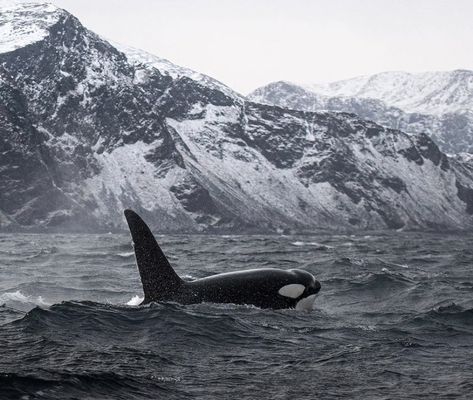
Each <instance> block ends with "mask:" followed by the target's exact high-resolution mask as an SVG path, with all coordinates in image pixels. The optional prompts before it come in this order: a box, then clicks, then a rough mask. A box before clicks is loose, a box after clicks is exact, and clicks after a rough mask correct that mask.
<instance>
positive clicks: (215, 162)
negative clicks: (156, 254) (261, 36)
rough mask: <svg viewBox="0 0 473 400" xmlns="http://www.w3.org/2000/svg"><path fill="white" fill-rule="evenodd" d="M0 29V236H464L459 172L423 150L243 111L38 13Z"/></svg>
mask: <svg viewBox="0 0 473 400" xmlns="http://www.w3.org/2000/svg"><path fill="white" fill-rule="evenodd" d="M0 15H1V17H0V24H1V26H0V32H2V30H3V34H2V36H1V42H0V51H1V53H0V66H1V67H0V227H1V228H4V229H5V228H7V227H9V228H11V229H21V228H28V229H66V230H113V229H122V228H124V220H123V217H122V211H123V209H124V208H126V207H132V208H134V209H136V210H137V211H138V212H141V213H142V214H143V215H144V217H145V218H146V219H147V220H149V221H151V225H153V228H156V229H157V230H160V231H177V232H198V231H218V232H221V231H231V232H251V231H259V232H275V231H285V230H288V231H290V230H296V231H310V230H314V229H331V230H351V229H353V230H355V229H383V228H395V229H399V228H432V229H469V228H470V227H471V226H472V225H471V224H472V222H473V218H472V213H473V194H472V193H473V190H472V189H471V188H473V168H472V167H471V163H470V161H469V160H468V159H466V157H456V158H448V157H447V156H446V155H445V154H443V153H442V152H441V151H440V150H439V149H438V148H437V146H436V145H435V144H434V143H433V142H432V141H431V140H430V139H429V138H428V137H427V136H425V135H419V136H418V137H411V136H409V135H406V134H404V133H402V132H400V131H398V130H393V129H387V128H383V127H381V126H380V125H377V124H375V123H373V122H369V121H365V120H362V119H360V118H359V117H357V116H355V115H353V114H344V113H341V114H337V113H320V112H307V111H296V110H290V109H287V108H281V107H277V106H269V105H264V104H257V103H254V102H251V101H248V100H246V99H245V98H244V97H242V96H240V95H238V94H237V93H235V92H233V91H232V90H231V89H229V88H228V87H226V86H225V85H223V84H221V83H219V82H217V81H215V80H213V79H211V78H209V77H206V76H204V75H201V74H198V73H195V72H193V71H189V70H187V69H184V68H180V67H178V66H175V65H173V64H172V63H170V62H168V61H166V60H163V59H159V58H157V57H154V56H151V55H149V54H146V53H142V52H140V51H136V50H133V49H126V48H121V47H119V48H117V47H116V46H112V45H111V44H110V43H108V42H106V41H104V40H103V39H101V38H100V37H98V36H97V35H95V34H94V33H92V32H90V31H88V30H87V29H85V28H84V27H83V26H82V25H81V24H80V22H79V21H78V20H77V19H76V18H74V17H73V16H72V15H70V14H68V13H67V12H65V11H63V10H60V9H57V8H55V7H52V6H50V5H47V4H42V3H21V4H13V5H11V6H9V7H4V8H3V10H2V13H1V14H0ZM7 31H8V32H7ZM5 32H7V33H5Z"/></svg>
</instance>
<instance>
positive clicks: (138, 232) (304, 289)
mask: <svg viewBox="0 0 473 400" xmlns="http://www.w3.org/2000/svg"><path fill="white" fill-rule="evenodd" d="M125 217H126V220H127V223H128V227H129V228H130V232H131V236H132V239H133V243H134V249H135V257H136V263H137V265H138V270H139V273H140V277H141V282H142V284H143V292H144V300H143V302H142V304H147V303H150V302H154V301H174V302H177V303H181V304H195V303H202V302H208V303H234V304H248V305H254V306H257V307H260V308H272V309H283V308H295V309H297V310H311V309H312V308H313V305H314V301H315V295H316V294H317V293H318V292H319V290H320V283H319V282H318V281H317V280H315V278H314V276H313V275H312V274H310V273H309V272H306V271H302V270H299V269H291V270H287V271H285V270H280V269H276V268H262V269H252V270H245V271H237V272H229V273H223V274H217V275H212V276H209V277H206V278H202V279H197V280H194V281H190V282H189V281H184V280H182V279H181V278H180V277H179V276H178V275H177V274H176V272H175V271H174V269H173V268H172V267H171V264H170V263H169V261H168V260H167V258H166V256H165V255H164V253H163V252H162V250H161V248H160V247H159V245H158V243H157V242H156V239H155V238H154V236H153V234H152V233H151V230H150V229H149V228H148V226H147V225H146V223H145V222H144V221H143V220H142V219H141V217H140V216H139V215H138V214H136V213H135V212H134V211H132V210H125Z"/></svg>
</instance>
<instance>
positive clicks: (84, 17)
mask: <svg viewBox="0 0 473 400" xmlns="http://www.w3.org/2000/svg"><path fill="white" fill-rule="evenodd" d="M52 1H53V2H54V3H55V4H57V5H58V6H60V7H62V8H65V9H67V10H68V11H70V12H72V13H73V14H74V15H76V16H77V17H78V18H79V19H80V20H81V21H82V23H83V24H84V25H85V26H87V27H88V28H90V29H92V30H93V31H95V32H97V33H99V34H101V35H103V36H105V37H107V38H109V39H112V40H114V41H117V42H120V43H123V44H127V45H130V46H133V47H138V48H141V49H144V50H146V51H148V52H150V53H153V54H156V55H158V56H160V57H164V58H167V59H169V60H170V61H173V62H174V63H176V64H179V65H183V66H186V67H189V68H192V69H194V70H197V71H199V72H203V73H206V74H208V75H210V76H212V77H214V78H217V79H219V80H221V81H222V82H224V83H226V84H227V85H229V86H230V87H232V88H234V89H235V90H237V91H239V92H241V93H243V94H246V93H248V92H249V91H251V90H253V89H255V88H256V87H258V86H261V85H263V84H266V83H268V82H271V81H276V80H289V81H295V82H307V83H318V82H327V81H332V80H338V79H344V78H350V77H353V76H356V75H364V74H371V73H376V72H381V71H388V70H404V71H411V72H419V71H435V70H449V69H456V68H464V69H473V39H472V38H473V22H472V20H473V0H449V1H446V0H445V1H444V0H410V1H408V0H312V1H311V0H252V1H251V0H233V1H230V0H133V1H131V0H52Z"/></svg>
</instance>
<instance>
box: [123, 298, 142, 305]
mask: <svg viewBox="0 0 473 400" xmlns="http://www.w3.org/2000/svg"><path fill="white" fill-rule="evenodd" d="M143 300H144V297H140V296H138V295H136V296H133V297H132V298H131V300H130V301H128V302H127V303H126V305H127V306H139V305H140V304H141V303H142V301H143Z"/></svg>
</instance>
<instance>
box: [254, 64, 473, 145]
mask: <svg viewBox="0 0 473 400" xmlns="http://www.w3.org/2000/svg"><path fill="white" fill-rule="evenodd" d="M248 98H249V99H251V100H253V101H257V102H262V103H265V104H275V105H279V106H281V107H290V108H294V109H299V110H308V111H321V110H328V111H344V112H354V113H356V114H357V115H359V116H360V117H362V118H365V119H369V120H373V121H376V122H378V123H380V124H382V125H385V126H388V127H391V128H395V129H400V130H403V131H406V132H409V133H415V134H418V133H427V134H428V135H429V136H430V137H432V138H433V139H434V141H436V142H437V143H438V144H439V146H440V147H441V148H442V150H444V151H446V152H449V153H458V152H473V71H465V70H456V71H451V72H430V73H423V74H409V73H404V72H385V73H380V74H376V75H372V76H363V77H358V78H353V79H349V80H345V81H339V82H333V83H329V84H326V85H310V86H309V85H306V86H301V85H296V84H292V83H289V82H274V83H271V84H269V85H267V86H264V87H262V88H259V89H257V90H255V91H254V92H253V93H251V94H250V95H249V96H248Z"/></svg>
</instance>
